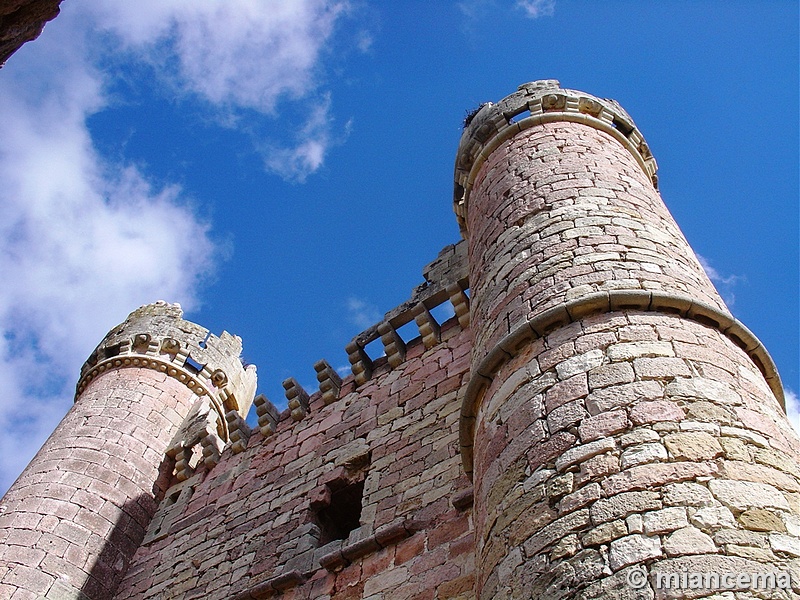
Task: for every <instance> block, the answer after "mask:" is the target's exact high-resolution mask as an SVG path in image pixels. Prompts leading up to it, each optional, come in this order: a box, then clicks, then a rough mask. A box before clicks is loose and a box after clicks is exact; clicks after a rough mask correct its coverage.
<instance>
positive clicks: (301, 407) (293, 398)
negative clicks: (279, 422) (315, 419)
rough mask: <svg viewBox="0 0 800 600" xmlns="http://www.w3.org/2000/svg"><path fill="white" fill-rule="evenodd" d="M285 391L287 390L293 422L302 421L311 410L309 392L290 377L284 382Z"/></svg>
mask: <svg viewBox="0 0 800 600" xmlns="http://www.w3.org/2000/svg"><path fill="white" fill-rule="evenodd" d="M283 389H284V390H286V399H287V400H288V401H289V410H290V411H291V415H292V420H294V421H301V420H302V419H303V418H305V416H306V415H307V414H308V412H309V410H310V408H311V407H310V404H309V401H310V399H309V396H308V392H306V391H305V389H303V386H301V385H300V384H299V383H297V380H296V379H295V378H294V377H290V378H289V379H286V380H285V381H284V382H283Z"/></svg>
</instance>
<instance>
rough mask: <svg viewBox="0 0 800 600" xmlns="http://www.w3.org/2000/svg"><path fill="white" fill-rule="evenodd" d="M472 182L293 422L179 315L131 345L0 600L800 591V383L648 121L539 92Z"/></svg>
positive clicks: (81, 423) (487, 134) (89, 414)
mask: <svg viewBox="0 0 800 600" xmlns="http://www.w3.org/2000/svg"><path fill="white" fill-rule="evenodd" d="M454 188H455V197H454V208H455V213H456V217H457V219H458V222H459V225H460V227H461V231H462V235H463V237H464V240H463V241H461V242H459V243H458V244H455V245H452V246H447V247H446V248H445V249H444V250H442V252H441V253H440V254H439V256H438V257H437V258H436V259H435V260H434V261H433V262H432V263H430V264H429V265H428V266H427V267H425V269H424V272H423V274H424V278H425V282H424V283H423V284H421V285H420V286H419V287H417V288H416V289H415V290H414V291H413V292H412V295H411V298H410V299H409V300H408V301H407V302H405V303H403V304H401V305H400V306H398V307H396V308H395V309H393V310H391V311H389V312H388V313H387V314H386V315H385V317H384V319H383V320H382V321H381V322H380V323H378V324H376V325H375V326H373V327H371V328H369V329H368V330H366V331H364V332H363V333H362V334H360V335H359V336H357V337H356V338H354V339H353V340H352V341H351V342H350V343H349V344H348V345H347V347H346V350H347V353H348V356H349V360H350V363H351V366H352V375H348V376H347V377H346V378H344V379H342V378H340V377H339V375H338V374H337V373H336V371H335V370H334V369H333V368H331V366H330V365H329V364H328V363H327V362H325V361H324V360H323V361H319V362H318V363H317V364H316V365H314V367H315V370H316V372H317V378H318V380H319V390H317V391H313V392H311V391H307V390H305V389H303V388H302V387H301V386H300V385H299V384H298V383H297V381H295V380H294V379H288V380H287V381H285V382H284V384H283V385H284V388H285V390H286V397H287V399H288V402H289V404H288V406H289V408H288V409H287V410H285V411H283V412H282V413H279V412H278V410H277V409H276V408H275V406H274V405H273V404H272V403H271V402H270V401H269V400H268V399H267V398H265V397H263V396H257V397H254V396H255V390H256V374H255V368H254V367H253V366H247V365H244V364H243V363H242V362H241V361H240V359H239V355H240V351H241V340H239V338H237V337H235V336H232V335H230V334H228V333H227V332H223V333H222V334H221V335H220V336H215V335H212V334H210V333H209V332H208V331H207V330H205V329H204V328H202V327H200V326H198V325H195V324H193V323H190V322H188V321H185V320H183V319H182V313H181V311H180V308H179V307H178V306H177V305H170V304H166V303H163V302H160V303H156V304H152V305H148V306H144V307H141V308H139V309H138V310H136V311H134V312H133V313H131V315H130V316H129V317H128V319H127V320H126V321H125V322H124V323H122V324H121V325H120V326H118V327H117V328H115V329H114V330H112V331H111V332H110V333H109V334H108V335H107V336H106V338H105V339H104V340H103V341H102V342H101V343H100V345H99V346H98V347H97V349H96V350H95V351H94V352H93V353H92V355H91V356H90V357H89V359H88V360H87V362H86V363H85V365H84V367H83V369H82V371H81V374H80V379H79V381H78V384H77V392H76V400H75V405H74V407H73V408H72V409H71V411H70V412H69V413H68V414H67V416H66V417H65V418H64V420H63V421H62V422H61V424H60V425H59V427H58V428H57V429H56V431H55V432H54V433H53V434H52V436H51V437H50V438H49V440H48V441H47V442H46V443H45V445H44V447H43V448H42V450H41V451H40V452H39V454H38V455H37V456H36V457H35V458H34V459H33V461H32V462H31V464H30V465H29V466H28V468H27V469H26V470H25V471H24V472H23V474H22V475H21V476H20V477H19V479H18V480H17V481H16V483H15V484H14V485H13V486H12V488H11V489H10V490H9V492H8V493H7V494H6V496H5V497H4V498H3V499H2V501H1V502H0V543H1V544H2V546H0V598H3V599H13V600H34V599H39V598H47V599H50V600H63V599H70V600H71V599H88V600H109V599H116V600H126V599H137V600H144V599H176V600H177V599H186V600H189V599H200V598H203V599H220V600H223V599H227V600H246V599H260V598H270V597H283V598H309V599H311V598H313V599H322V598H335V599H338V600H344V599H350V598H364V599H367V598H368V599H371V600H378V599H383V600H401V599H403V600H405V599H408V600H412V599H413V600H422V599H434V598H442V599H445V598H449V599H462V600H468V599H470V600H471V599H476V598H480V599H489V598H492V599H514V600H517V599H523V598H526V599H529V598H547V599H552V600H555V599H562V598H563V599H566V598H570V599H584V600H589V599H594V598H601V599H604V600H606V599H607V600H611V599H617V598H622V599H627V598H630V599H633V598H637V599H639V598H641V599H652V598H684V597H690V598H696V597H714V598H793V597H797V594H798V593H800V466H799V465H798V458H800V440H798V438H797V435H796V434H795V433H794V432H793V430H792V429H791V427H790V425H789V423H788V421H787V419H786V417H785V414H784V406H783V403H784V399H783V389H782V386H781V383H780V379H779V377H778V374H777V372H776V369H775V366H774V364H773V362H772V360H771V358H770V357H769V354H768V353H767V351H766V350H765V349H764V347H763V346H762V344H761V343H760V342H759V341H758V340H757V339H756V338H755V337H754V336H753V334H752V333H750V332H749V331H748V330H747V328H746V327H745V326H744V325H743V324H741V323H740V322H739V321H737V320H736V319H734V318H733V317H732V316H731V315H730V313H729V311H728V310H727V308H726V307H725V305H724V303H723V302H722V300H721V298H720V296H719V294H718V293H717V291H716V290H715V289H714V287H713V286H712V284H711V283H710V281H709V280H708V278H707V276H706V274H705V273H704V271H703V269H702V268H701V266H700V264H699V263H698V261H697V259H696V258H695V256H694V254H693V252H692V251H691V249H690V247H689V245H688V243H687V242H686V240H685V239H684V237H683V236H682V234H681V233H680V231H679V229H678V227H677V226H676V224H675V223H674V221H673V219H672V217H671V216H670V214H669V212H668V211H667V209H666V207H665V205H664V203H663V201H662V200H661V198H660V196H659V194H658V191H657V178H656V163H655V159H654V158H653V156H652V155H651V153H650V150H649V148H648V146H647V143H646V142H645V140H644V138H643V136H642V134H641V133H640V132H639V130H638V129H637V128H636V126H635V124H634V122H633V120H632V119H631V118H630V116H629V115H628V114H627V113H626V112H625V111H624V110H623V109H622V107H620V106H619V105H618V104H617V103H616V102H614V101H612V100H604V99H600V98H596V97H593V96H591V95H589V94H586V93H584V92H579V91H574V90H569V89H563V88H561V87H560V85H559V83H558V82H557V81H554V80H545V81H536V82H532V83H527V84H524V85H522V86H520V87H519V89H518V91H516V92H515V93H513V94H511V95H509V96H507V97H506V98H504V99H503V100H501V101H500V102H498V103H496V104H491V103H490V104H487V105H485V106H483V107H481V108H480V110H478V111H477V112H476V113H475V114H474V115H471V117H470V118H469V119H468V123H466V127H465V131H464V133H463V136H462V138H461V142H460V145H459V148H458V152H457V155H456V164H455V182H454ZM444 303H450V304H451V305H452V308H453V312H454V316H453V317H452V318H450V319H449V320H447V321H444V322H441V323H440V322H437V320H436V319H435V318H434V316H433V315H432V312H431V311H432V310H433V309H435V308H436V307H437V306H439V305H441V304H444ZM412 322H413V323H415V324H416V326H417V327H418V330H419V335H418V336H416V337H415V338H414V339H403V337H402V336H401V335H400V333H399V331H400V330H401V328H402V327H403V326H404V325H407V324H409V323H412ZM404 331H405V330H404ZM378 339H380V340H381V342H382V343H383V347H384V349H385V353H384V355H383V356H381V357H376V356H370V355H369V354H368V352H367V350H366V347H367V346H368V345H369V344H370V343H371V342H374V341H376V340H378ZM252 405H254V406H255V411H256V413H257V415H258V427H257V428H256V429H251V428H250V427H249V426H248V425H247V423H246V422H245V420H244V417H245V416H246V414H247V412H248V410H249V409H250V408H251V406H252Z"/></svg>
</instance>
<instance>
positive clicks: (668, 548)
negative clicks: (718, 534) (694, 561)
mask: <svg viewBox="0 0 800 600" xmlns="http://www.w3.org/2000/svg"><path fill="white" fill-rule="evenodd" d="M664 551H665V552H666V553H667V556H684V555H686V554H712V553H715V552H717V546H716V545H715V544H714V540H712V539H711V536H709V535H707V534H705V533H703V532H702V531H700V530H699V529H697V528H696V527H691V526H689V527H684V528H683V529H678V530H677V531H675V532H673V533H671V534H670V535H669V536H667V538H666V539H665V540H664Z"/></svg>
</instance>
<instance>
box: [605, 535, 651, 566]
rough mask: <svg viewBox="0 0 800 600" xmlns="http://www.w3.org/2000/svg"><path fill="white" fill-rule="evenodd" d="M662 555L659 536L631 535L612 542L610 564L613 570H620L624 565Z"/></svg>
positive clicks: (609, 554) (609, 553) (609, 552)
mask: <svg viewBox="0 0 800 600" xmlns="http://www.w3.org/2000/svg"><path fill="white" fill-rule="evenodd" d="M662 555H663V553H662V551H661V540H660V539H659V538H658V537H647V536H644V535H639V534H636V535H629V536H626V537H623V538H619V539H618V540H614V541H613V542H611V545H610V548H609V551H608V564H609V566H610V567H611V570H612V571H618V570H619V569H621V568H622V567H626V566H628V565H632V564H637V563H643V562H644V561H646V560H649V559H652V558H658V557H660V556H662Z"/></svg>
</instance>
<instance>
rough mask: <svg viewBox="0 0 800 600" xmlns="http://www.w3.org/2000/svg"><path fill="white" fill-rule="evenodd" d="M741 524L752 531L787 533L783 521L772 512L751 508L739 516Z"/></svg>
mask: <svg viewBox="0 0 800 600" xmlns="http://www.w3.org/2000/svg"><path fill="white" fill-rule="evenodd" d="M739 522H740V523H741V524H742V527H744V528H745V529H750V530H751V531H775V532H783V531H786V526H785V525H784V523H783V520H782V519H781V518H780V517H779V516H778V515H776V514H775V513H774V512H772V511H770V510H766V509H763V508H749V509H747V510H746V511H744V512H743V513H742V514H741V515H739Z"/></svg>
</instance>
